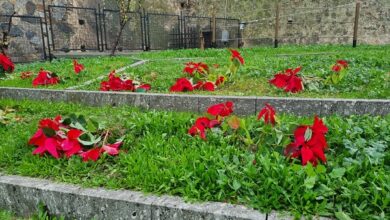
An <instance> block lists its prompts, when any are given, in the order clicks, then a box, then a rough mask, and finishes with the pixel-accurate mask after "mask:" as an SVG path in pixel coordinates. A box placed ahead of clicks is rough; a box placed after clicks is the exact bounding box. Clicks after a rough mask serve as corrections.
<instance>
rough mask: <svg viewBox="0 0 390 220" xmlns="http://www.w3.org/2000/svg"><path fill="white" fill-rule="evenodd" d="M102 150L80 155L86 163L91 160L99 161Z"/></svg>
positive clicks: (97, 149)
mask: <svg viewBox="0 0 390 220" xmlns="http://www.w3.org/2000/svg"><path fill="white" fill-rule="evenodd" d="M100 154H101V149H100V148H93V149H90V150H88V151H86V152H83V153H81V154H80V156H81V157H82V158H83V161H84V162H87V161H89V160H92V161H97V160H98V159H99V157H100Z"/></svg>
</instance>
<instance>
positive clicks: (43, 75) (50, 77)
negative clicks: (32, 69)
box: [32, 69, 60, 87]
mask: <svg viewBox="0 0 390 220" xmlns="http://www.w3.org/2000/svg"><path fill="white" fill-rule="evenodd" d="M59 82H60V80H59V78H58V76H57V75H56V74H55V73H52V72H49V71H46V70H43V69H41V71H39V73H38V76H37V77H36V78H35V79H34V80H33V82H32V84H33V86H34V87H36V86H46V85H55V84H58V83H59Z"/></svg>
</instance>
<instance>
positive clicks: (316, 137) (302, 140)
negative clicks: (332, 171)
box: [285, 116, 328, 166]
mask: <svg viewBox="0 0 390 220" xmlns="http://www.w3.org/2000/svg"><path fill="white" fill-rule="evenodd" d="M327 132H328V128H327V127H326V125H325V124H324V123H323V121H322V120H321V119H319V118H318V117H317V116H315V118H314V123H313V125H312V126H308V125H302V126H299V127H298V128H297V129H296V130H295V132H294V138H295V140H294V142H293V143H291V144H289V145H288V146H287V148H286V149H285V155H286V156H289V157H293V158H300V159H301V161H302V165H306V164H307V163H308V162H310V163H312V164H313V165H314V166H316V165H317V163H318V160H321V161H322V162H323V163H326V157H325V153H324V150H325V149H326V148H327V146H328V144H327V142H326V138H325V134H326V133H327Z"/></svg>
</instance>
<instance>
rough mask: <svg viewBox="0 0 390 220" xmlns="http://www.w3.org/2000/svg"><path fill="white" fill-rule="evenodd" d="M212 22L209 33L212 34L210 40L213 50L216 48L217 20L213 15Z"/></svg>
mask: <svg viewBox="0 0 390 220" xmlns="http://www.w3.org/2000/svg"><path fill="white" fill-rule="evenodd" d="M212 19H213V21H212V24H213V25H212V27H211V29H212V30H211V32H212V40H211V47H213V48H215V47H217V18H216V17H215V15H213V18H212Z"/></svg>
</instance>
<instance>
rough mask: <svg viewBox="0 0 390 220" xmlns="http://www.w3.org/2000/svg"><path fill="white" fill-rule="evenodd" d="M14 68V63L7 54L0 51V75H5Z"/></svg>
mask: <svg viewBox="0 0 390 220" xmlns="http://www.w3.org/2000/svg"><path fill="white" fill-rule="evenodd" d="M14 69H15V64H14V63H13V62H12V60H11V58H10V57H8V56H7V55H5V54H3V53H0V76H5V74H6V73H12V72H13V71H14Z"/></svg>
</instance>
